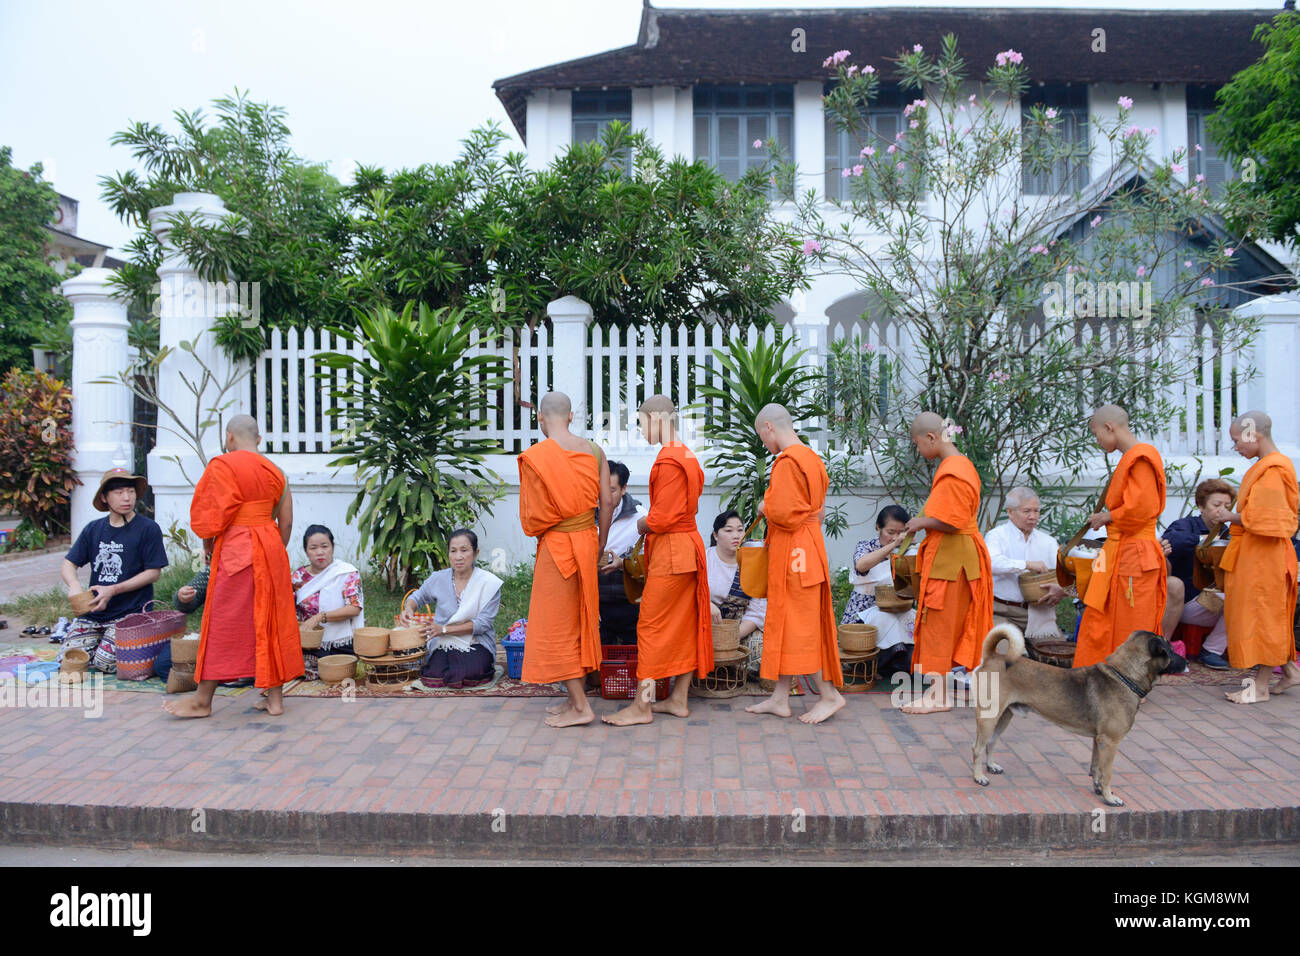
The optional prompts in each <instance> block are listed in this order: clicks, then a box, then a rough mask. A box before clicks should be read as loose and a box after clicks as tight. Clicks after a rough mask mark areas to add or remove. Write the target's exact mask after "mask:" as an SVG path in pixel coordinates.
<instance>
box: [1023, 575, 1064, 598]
mask: <svg viewBox="0 0 1300 956" xmlns="http://www.w3.org/2000/svg"><path fill="white" fill-rule="evenodd" d="M1055 583H1056V572H1055V571H1026V572H1025V573H1024V574H1022V575H1020V594H1021V596H1022V597H1023V598H1024V599H1025V600H1026V601H1028V602H1029V603H1030V604H1033V603H1034V602H1035V601H1041V600H1042V599H1043V598H1045V597H1047V588H1048V585H1051V584H1055Z"/></svg>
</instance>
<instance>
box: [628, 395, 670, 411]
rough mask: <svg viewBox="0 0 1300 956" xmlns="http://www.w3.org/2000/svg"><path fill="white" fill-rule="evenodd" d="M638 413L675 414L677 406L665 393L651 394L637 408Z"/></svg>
mask: <svg viewBox="0 0 1300 956" xmlns="http://www.w3.org/2000/svg"><path fill="white" fill-rule="evenodd" d="M637 414H638V415H676V414H677V406H676V405H674V404H673V400H672V399H671V398H669V397H668V396H667V395H651V396H650V397H649V398H647V399H646V400H645V401H644V402H642V403H641V407H640V408H638V409H637Z"/></svg>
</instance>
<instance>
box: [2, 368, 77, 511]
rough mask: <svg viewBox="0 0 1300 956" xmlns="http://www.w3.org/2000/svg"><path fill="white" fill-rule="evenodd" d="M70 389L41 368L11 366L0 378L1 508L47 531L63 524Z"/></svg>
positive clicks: (71, 476) (69, 476)
mask: <svg viewBox="0 0 1300 956" xmlns="http://www.w3.org/2000/svg"><path fill="white" fill-rule="evenodd" d="M78 484H80V482H79V481H78V480H77V476H76V473H75V472H74V471H73V470H72V392H71V391H70V390H69V389H68V387H67V386H66V385H64V384H63V382H61V381H59V380H58V379H56V378H52V377H50V376H49V375H46V374H45V373H44V372H34V371H25V370H23V369H18V368H11V369H10V370H9V373H8V374H7V375H6V376H5V377H4V380H3V381H0V511H5V512H12V513H15V514H19V515H22V517H23V521H24V523H25V524H28V525H31V526H33V527H35V528H37V529H39V530H40V531H41V532H44V533H46V534H62V533H64V532H66V531H67V530H68V522H69V517H68V503H69V501H70V500H71V495H72V489H73V488H74V487H76V486H77V485H78Z"/></svg>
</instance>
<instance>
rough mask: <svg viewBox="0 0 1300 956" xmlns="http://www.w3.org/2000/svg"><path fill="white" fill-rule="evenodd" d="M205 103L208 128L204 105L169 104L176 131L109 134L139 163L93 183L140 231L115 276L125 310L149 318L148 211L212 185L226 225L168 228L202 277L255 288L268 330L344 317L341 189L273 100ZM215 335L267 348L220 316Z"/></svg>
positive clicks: (153, 269)
mask: <svg viewBox="0 0 1300 956" xmlns="http://www.w3.org/2000/svg"><path fill="white" fill-rule="evenodd" d="M213 107H214V110H215V114H216V119H215V122H212V123H210V122H209V121H208V118H207V117H206V116H205V115H204V113H203V112H202V111H201V110H194V111H193V112H190V113H186V112H184V111H181V110H177V111H176V113H175V114H173V115H174V119H175V121H176V124H177V126H178V127H179V130H180V131H179V133H176V134H172V133H168V132H167V131H166V130H164V129H163V128H162V127H161V126H160V125H158V124H156V123H145V122H136V123H133V124H131V125H130V126H129V127H127V128H126V129H124V130H122V131H120V132H118V133H116V134H114V136H113V138H112V140H111V141H112V143H113V144H114V145H120V146H127V147H129V148H130V150H131V155H132V157H133V158H134V159H135V160H136V162H137V163H138V164H139V165H140V166H141V168H142V171H141V172H137V171H135V170H127V171H125V172H119V173H117V174H116V175H114V176H105V177H101V179H100V184H101V186H102V187H103V191H102V194H101V198H102V199H103V200H104V201H105V202H106V203H108V205H109V206H110V208H112V209H113V211H114V212H115V213H116V214H117V215H118V216H119V217H120V218H122V219H123V220H125V221H126V222H128V223H130V224H131V225H132V226H134V227H136V229H137V233H136V236H135V238H134V239H133V240H132V241H131V242H130V243H129V244H128V246H127V249H128V253H129V261H128V262H127V264H126V266H124V267H123V268H122V269H121V270H120V273H119V276H118V281H119V282H120V284H121V285H122V286H124V287H125V289H126V290H127V291H128V292H129V294H130V300H131V303H132V305H133V306H134V307H135V308H136V309H137V310H139V311H140V312H143V313H150V312H152V313H153V314H154V315H156V314H157V308H158V306H157V301H158V300H157V289H156V284H157V282H158V267H159V265H161V263H162V246H161V244H160V243H159V241H158V238H157V236H156V235H155V234H154V233H153V231H152V230H151V229H150V227H149V218H148V212H149V210H150V209H153V208H155V207H157V206H166V205H170V204H171V203H172V202H173V200H174V197H175V195H176V193H179V192H210V193H215V194H216V195H217V196H219V197H220V198H221V199H222V201H223V202H224V203H225V205H226V208H227V210H228V214H227V215H226V216H225V217H224V218H223V220H222V221H221V222H219V223H206V222H203V221H202V220H200V219H197V218H195V217H192V216H178V217H176V219H175V228H174V229H173V231H172V234H171V238H172V240H173V241H174V242H175V244H176V246H177V248H178V249H180V250H181V251H182V252H184V253H185V254H186V255H187V256H188V257H189V260H190V261H191V262H192V263H194V265H195V266H196V267H197V268H198V270H199V273H200V275H202V276H203V277H204V278H205V279H210V280H215V281H229V280H234V281H238V282H259V283H261V295H260V299H261V301H260V305H261V312H262V322H263V324H265V325H270V326H278V327H285V328H287V327H291V326H298V327H302V326H306V325H325V324H328V323H330V322H337V321H339V320H341V319H345V318H346V317H347V316H348V315H349V314H350V313H349V310H350V307H351V303H350V302H349V300H348V298H347V294H348V289H347V286H346V285H345V284H344V283H342V282H340V281H339V279H340V275H339V265H340V263H341V262H342V261H343V259H342V257H343V252H344V249H345V247H346V244H347V242H348V229H347V216H346V206H345V203H344V197H343V187H342V186H341V185H340V184H339V183H338V181H337V180H336V179H334V177H333V176H331V175H330V174H329V173H328V172H327V171H326V170H325V167H324V166H322V165H319V164H315V163H309V162H307V161H305V160H303V159H301V158H300V157H298V156H297V155H296V154H295V153H294V152H293V150H292V148H291V147H290V145H289V138H290V131H289V127H288V124H287V123H286V122H285V111H284V109H282V108H281V107H277V106H271V105H269V104H264V103H254V102H252V101H251V100H249V98H248V96H247V94H246V93H241V92H240V91H239V90H236V91H235V93H234V95H233V96H228V97H221V98H220V99H217V100H214V101H213ZM216 332H217V338H218V341H219V342H220V343H221V344H222V346H223V348H225V350H226V351H227V352H228V353H230V354H231V355H233V356H236V357H244V358H247V357H251V356H253V355H256V354H258V353H260V352H261V351H262V349H263V347H264V340H263V335H264V333H263V330H262V329H261V328H253V329H246V328H243V327H242V326H241V325H240V322H239V319H238V317H235V316H232V317H229V318H227V319H225V320H223V321H221V322H220V323H219V325H218V327H217V329H216ZM154 334H155V335H156V331H155V332H154Z"/></svg>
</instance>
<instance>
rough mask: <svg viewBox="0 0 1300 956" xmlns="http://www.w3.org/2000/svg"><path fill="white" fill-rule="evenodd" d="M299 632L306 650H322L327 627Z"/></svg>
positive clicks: (302, 629) (173, 657)
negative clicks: (321, 646)
mask: <svg viewBox="0 0 1300 956" xmlns="http://www.w3.org/2000/svg"><path fill="white" fill-rule="evenodd" d="M298 634H299V636H301V638H302V649H303V650H304V651H318V650H320V645H321V642H322V641H324V640H325V628H323V627H304V628H300V629H299V631H298ZM175 640H176V639H175V638H172V641H173V644H172V647H173V650H172V660H173V661H174V660H176V651H175V643H174V642H175Z"/></svg>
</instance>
